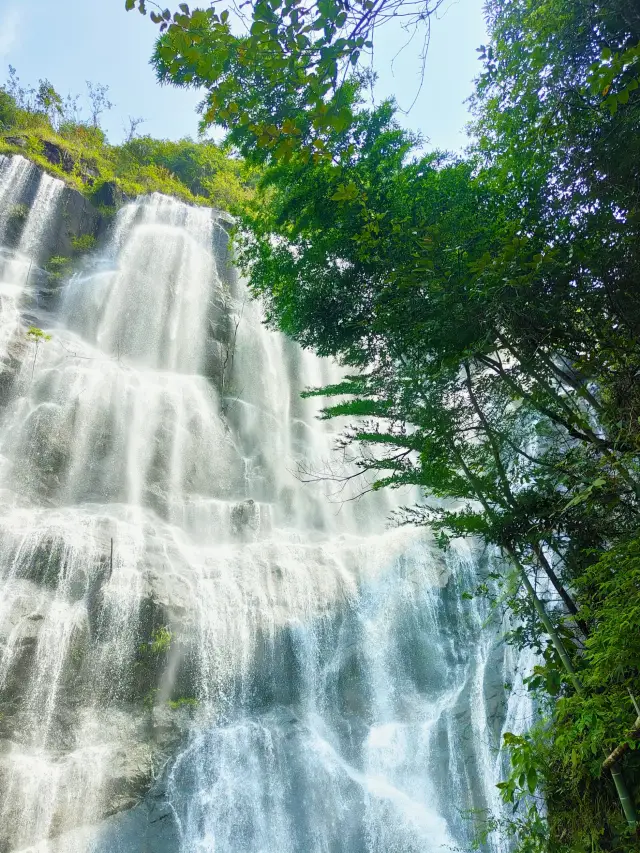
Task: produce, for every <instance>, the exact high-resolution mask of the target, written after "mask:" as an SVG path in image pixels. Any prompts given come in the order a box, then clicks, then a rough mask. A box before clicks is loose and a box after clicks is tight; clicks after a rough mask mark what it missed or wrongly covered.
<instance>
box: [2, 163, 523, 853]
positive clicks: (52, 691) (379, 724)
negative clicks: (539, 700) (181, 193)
mask: <svg viewBox="0 0 640 853" xmlns="http://www.w3.org/2000/svg"><path fill="white" fill-rule="evenodd" d="M52 156H53V154H52ZM227 225H228V219H227V217H226V216H225V214H222V213H219V212H215V211H210V210H206V209H202V208H190V207H187V206H186V205H184V204H181V203H179V202H176V201H175V200H172V199H169V198H165V197H162V196H151V197H148V198H146V199H141V200H138V201H134V202H129V203H127V204H124V205H123V206H122V208H121V210H120V212H119V213H118V215H117V217H116V218H115V219H114V220H112V221H107V220H106V219H105V218H104V216H102V215H101V213H100V212H99V211H98V210H96V209H94V208H92V207H91V206H90V205H88V204H87V202H86V201H85V199H84V198H83V197H82V196H81V195H80V194H78V193H75V192H74V191H72V190H69V189H68V188H65V187H64V185H63V184H62V182H60V181H57V180H55V179H53V178H50V177H49V176H46V175H43V174H42V173H41V172H40V171H39V170H37V169H36V168H34V167H33V166H32V165H31V164H29V163H28V162H27V161H26V160H23V159H22V158H20V157H14V158H5V159H3V160H1V161H0V243H2V244H3V246H4V249H3V254H2V256H1V259H0V307H1V309H2V313H1V314H0V407H1V408H0V416H1V419H0V475H1V476H0V557H1V559H0V853H17V851H22V853H26V851H40V853H53V851H56V853H63V851H64V853H70V852H71V853H90V851H95V852H96V853H98V851H101V853H102V851H104V853H107V851H109V853H118V851H119V853H140V852H141V851H153V853H195V851H213V850H215V851H216V852H217V853H218V851H220V852H221V853H258V851H260V853H275V851H278V853H289V851H290V853H302V851H304V853H311V851H331V853H334V851H335V853H338V851H340V853H364V851H370V853H390V851H398V853H411V851H416V853H417V851H421V853H423V851H425V850H434V851H435V850H444V849H445V848H448V847H449V846H450V845H456V844H458V845H461V844H464V843H466V842H467V841H468V839H469V837H470V836H471V835H472V834H473V826H472V824H471V823H470V822H469V820H467V819H466V818H465V817H464V812H465V810H469V809H471V808H486V807H489V808H494V809H495V808H497V806H498V804H497V799H496V796H495V789H494V787H493V786H494V784H495V781H496V775H497V772H498V765H499V758H497V756H496V754H495V753H494V752H493V751H492V750H493V747H494V746H495V745H497V743H498V742H499V738H500V732H501V729H502V727H503V726H504V725H509V726H510V727H513V726H515V725H517V718H518V716H519V715H521V714H522V713H523V711H526V709H523V708H522V707H520V706H519V705H518V701H517V698H516V697H517V693H514V694H513V695H512V697H508V696H506V695H505V694H504V690H503V687H502V685H503V683H504V682H505V680H507V679H508V678H511V677H512V675H513V664H512V662H510V661H509V660H508V658H506V657H505V656H504V654H503V651H502V650H501V648H500V647H499V646H498V645H497V644H496V643H495V642H494V641H492V639H491V637H489V636H488V634H487V632H481V631H480V626H481V623H482V621H483V619H484V618H485V614H483V613H482V612H480V611H479V610H478V609H477V605H475V604H474V603H473V602H465V601H463V599H462V596H461V593H462V591H463V590H464V589H465V588H467V587H468V586H469V585H471V584H473V583H474V582H475V578H476V577H477V575H478V573H482V572H483V571H485V570H486V566H485V565H484V564H483V561H484V560H486V559H487V558H486V555H485V556H484V557H483V556H482V555H479V554H476V553H474V552H473V551H472V550H469V549H468V548H466V547H465V546H463V545H460V546H459V547H457V548H454V549H453V550H452V551H451V552H450V553H449V554H448V555H446V556H445V555H443V554H442V553H440V552H438V551H437V550H436V549H435V548H434V546H433V544H432V542H431V540H430V538H429V536H428V535H426V534H424V533H423V532H419V531H413V530H390V529H388V528H387V525H386V518H387V516H388V512H389V509H390V504H389V503H387V502H386V499H385V498H383V497H380V496H368V498H366V499H363V500H362V501H353V502H347V503H342V504H341V503H336V495H335V484H332V483H331V482H328V481H326V479H325V480H322V479H321V480H320V481H319V482H318V483H315V484H310V485H304V484H301V483H300V482H299V480H298V478H297V477H296V476H295V471H296V464H297V463H298V462H300V461H303V460H304V462H305V464H306V465H307V466H309V465H310V466H311V467H314V468H316V469H317V470H323V466H326V464H327V459H329V458H330V454H331V445H332V440H333V439H332V434H331V432H329V431H327V429H326V428H325V426H324V424H323V423H322V422H319V421H318V420H316V418H315V414H316V411H315V409H314V407H313V404H312V403H311V402H310V401H303V400H301V399H300V397H299V390H300V389H301V388H302V387H305V386H308V385H315V384H319V383H322V382H327V381H329V380H331V379H332V378H333V377H335V375H336V372H335V368H334V367H333V366H331V365H329V364H326V363H324V362H320V361H318V360H315V359H314V358H312V357H311V356H309V355H308V354H305V353H302V352H301V351H299V350H298V349H297V348H296V347H294V346H293V345H291V344H290V343H288V342H286V341H285V340H283V339H281V338H280V337H279V336H277V335H275V334H271V333H269V332H267V331H266V330H265V329H264V327H263V326H262V324H261V322H260V316H259V312H258V310H257V307H256V306H255V305H252V304H251V303H250V302H249V301H248V300H247V296H246V292H245V290H244V285H243V283H242V282H241V281H239V280H238V278H237V275H236V274H235V272H234V270H233V268H232V266H231V263H230V255H229V249H228V235H227ZM87 237H90V238H92V239H90V240H87ZM94 242H95V246H93V248H92V250H91V251H90V252H89V253H84V254H82V253H80V252H79V251H78V247H79V246H81V247H83V248H86V247H87V246H89V245H92V244H93V243H94ZM61 257H62V258H64V257H68V258H70V262H69V263H68V264H67V263H64V264H61V263H58V264H57V265H56V264H53V263H52V259H55V258H61ZM29 326H33V327H35V330H32V331H31V333H30V334H29V333H28V328H29ZM38 330H42V333H39V332H38ZM45 335H49V336H50V338H49V339H47V338H46V337H45ZM334 470H335V469H334ZM347 496H348V495H347V494H346V493H344V492H343V493H342V494H341V498H344V497H347ZM403 497H404V501H405V502H406V501H407V500H411V499H412V496H411V495H405V496H403Z"/></svg>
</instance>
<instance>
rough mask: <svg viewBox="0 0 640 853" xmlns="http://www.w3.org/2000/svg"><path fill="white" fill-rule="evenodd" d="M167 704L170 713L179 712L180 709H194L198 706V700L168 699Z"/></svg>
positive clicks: (187, 698)
mask: <svg viewBox="0 0 640 853" xmlns="http://www.w3.org/2000/svg"><path fill="white" fill-rule="evenodd" d="M167 704H168V705H169V707H170V708H171V710H172V711H179V710H180V708H188V709H190V710H192V709H195V708H197V707H198V705H199V704H200V700H199V699H196V698H195V697H193V696H180V697H178V698H177V699H170V700H169V701H168V702H167Z"/></svg>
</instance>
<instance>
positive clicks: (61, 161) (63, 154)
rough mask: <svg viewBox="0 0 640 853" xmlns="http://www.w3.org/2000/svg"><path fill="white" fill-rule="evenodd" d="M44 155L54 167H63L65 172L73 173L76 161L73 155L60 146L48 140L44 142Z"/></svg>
mask: <svg viewBox="0 0 640 853" xmlns="http://www.w3.org/2000/svg"><path fill="white" fill-rule="evenodd" d="M43 154H44V156H45V157H46V158H47V160H48V161H49V162H50V163H52V164H53V165H54V166H61V167H62V169H63V171H65V172H72V171H73V167H74V165H75V161H74V159H73V157H72V156H71V154H70V153H69V152H68V151H67V150H66V149H64V148H62V147H61V146H60V145H56V144H55V143H54V142H49V140H48V139H45V140H43Z"/></svg>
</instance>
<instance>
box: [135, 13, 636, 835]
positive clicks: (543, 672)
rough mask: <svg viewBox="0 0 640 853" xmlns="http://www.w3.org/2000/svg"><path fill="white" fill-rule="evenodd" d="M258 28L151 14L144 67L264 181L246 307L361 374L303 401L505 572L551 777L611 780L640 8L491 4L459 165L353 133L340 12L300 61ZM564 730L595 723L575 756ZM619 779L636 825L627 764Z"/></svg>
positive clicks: (373, 466)
mask: <svg viewBox="0 0 640 853" xmlns="http://www.w3.org/2000/svg"><path fill="white" fill-rule="evenodd" d="M127 5H128V6H129V7H131V8H133V7H134V6H135V5H136V3H135V2H129V3H128V4H127ZM138 5H143V6H144V4H138ZM374 8H375V7H374ZM251 9H252V16H253V17H252V24H251V29H250V31H249V33H248V34H245V35H243V36H242V37H236V36H234V35H233V34H232V33H231V29H230V24H229V18H228V16H225V17H224V19H223V16H222V15H221V16H219V17H218V16H217V15H216V13H215V12H213V11H211V10H210V11H209V12H203V11H199V12H197V13H193V14H190V12H189V10H188V8H182V7H181V12H180V13H178V14H177V15H174V16H173V17H172V16H171V14H170V13H166V14H165V13H163V14H162V16H158V15H155V19H156V22H157V23H159V24H160V26H161V29H162V30H163V35H162V36H161V38H160V40H159V42H158V45H157V49H156V53H155V57H154V60H155V63H156V67H157V69H158V73H159V75H160V77H161V79H163V80H171V81H172V82H174V83H176V84H177V85H202V86H205V87H206V88H207V90H208V97H207V109H206V111H205V114H204V118H203V121H204V123H205V124H206V123H207V122H209V121H217V122H218V123H220V124H222V126H223V127H225V128H226V129H227V130H228V141H229V142H230V143H232V144H235V145H237V146H239V147H240V149H241V151H242V152H243V153H244V154H245V156H247V157H249V158H251V159H252V160H253V161H254V162H255V161H257V162H259V163H261V164H262V165H263V166H264V167H265V168H264V171H263V175H262V179H261V182H260V190H261V195H260V196H259V198H258V199H257V200H256V204H255V206H254V207H253V208H251V207H250V208H249V209H248V210H247V211H246V212H245V214H244V216H243V219H242V227H241V229H240V232H239V241H240V260H241V263H242V264H243V265H244V268H245V270H246V272H247V274H248V277H249V282H250V285H251V287H252V289H253V292H254V294H255V295H256V296H258V297H260V298H261V299H263V300H264V302H265V304H266V308H267V319H268V322H270V323H271V324H272V325H274V326H275V327H277V328H279V329H281V330H283V331H284V332H286V333H287V334H288V335H290V336H291V337H293V338H294V339H296V340H297V341H299V342H300V343H301V345H302V346H305V347H310V348H312V349H314V350H315V351H317V352H318V353H320V354H322V355H331V356H333V357H335V358H337V359H338V360H339V361H340V362H341V363H342V364H343V365H344V366H345V367H346V368H351V370H352V375H348V376H347V377H346V378H345V380H344V381H343V382H342V383H340V384H339V385H335V386H331V387H329V388H324V389H315V390H312V391H310V393H315V394H321V395H326V396H329V397H331V398H333V401H332V402H331V404H330V405H329V406H328V407H327V409H326V412H325V415H326V416H327V417H336V416H340V417H347V418H350V419H351V421H352V426H351V427H350V428H349V429H348V430H347V431H346V432H345V434H344V435H343V438H342V440H341V449H342V450H343V451H344V452H346V453H347V454H348V457H349V460H350V461H351V462H352V463H353V464H355V465H356V467H357V468H358V469H359V470H360V471H361V472H363V473H366V474H367V475H368V476H369V480H368V486H367V487H368V488H373V489H379V488H387V487H390V488H393V487H396V486H400V485H404V484H412V485H417V486H419V487H421V488H422V489H423V491H424V494H425V498H424V500H423V501H422V502H421V503H419V504H418V505H417V506H413V507H407V508H405V510H404V512H403V513H402V514H401V520H404V521H409V522H414V523H430V524H431V525H432V526H433V527H434V529H435V531H436V533H437V534H438V536H439V539H440V541H441V542H442V543H443V544H444V545H446V542H447V540H448V538H449V537H452V536H457V535H477V536H481V537H483V538H484V539H485V541H486V542H488V543H491V544H492V545H493V546H496V547H498V548H500V549H502V551H503V553H504V554H505V556H506V557H507V558H508V560H507V562H506V563H505V568H504V572H503V576H502V577H498V578H495V580H496V582H497V583H498V585H502V586H501V588H502V593H501V594H502V595H503V601H505V602H506V603H507V604H508V606H510V607H511V608H512V609H513V610H514V612H515V613H516V615H517V616H518V617H519V618H520V625H519V626H518V628H517V629H516V630H515V631H514V633H513V636H512V640H513V641H514V642H519V643H522V644H525V645H530V646H533V647H534V648H536V649H538V650H539V651H540V652H541V653H544V655H545V665H544V666H543V667H540V672H538V673H537V674H536V676H535V678H536V679H539V680H538V681H536V682H535V684H536V685H537V687H536V688H535V689H542V686H545V685H546V686H545V687H544V689H546V690H547V692H548V696H554V697H555V696H556V695H558V694H559V699H558V700H557V703H556V704H555V707H556V708H557V711H556V712H555V716H554V717H553V718H552V723H553V725H552V735H551V741H552V742H553V743H557V744H563V743H564V744H571V745H572V748H573V747H574V746H575V747H576V749H577V753H576V754H579V755H580V760H579V761H580V767H581V771H580V772H578V773H576V772H575V771H574V775H573V777H571V770H570V768H568V767H567V764H566V763H564V762H558V763H557V764H555V765H554V764H553V762H551V763H550V765H549V766H550V767H551V768H553V767H556V768H557V767H560V766H561V767H562V768H563V769H562V772H563V773H564V774H565V776H566V775H568V776H569V778H570V779H571V778H580V779H584V774H583V775H580V774H581V772H582V768H587V773H588V775H589V778H590V779H592V781H593V780H596V779H597V777H598V775H599V774H600V773H601V772H602V769H603V759H605V757H606V756H605V754H602V753H601V752H600V751H598V755H597V759H594V760H593V761H592V762H591V763H589V761H587V759H586V755H585V750H583V749H582V747H579V748H578V746H576V744H578V742H579V737H578V735H577V734H576V732H577V730H578V727H581V729H580V730H581V731H587V730H589V731H591V732H594V733H595V732H598V733H599V737H600V743H601V744H604V743H607V744H608V745H609V746H611V744H612V743H613V742H615V740H616V738H618V739H620V740H621V739H622V738H623V736H625V737H626V735H624V732H623V729H621V728H620V726H621V722H620V719H619V718H618V717H616V715H615V714H613V713H611V706H612V704H613V703H614V702H616V701H618V699H619V692H618V691H616V690H614V689H613V688H612V686H611V684H610V683H608V682H607V681H606V680H605V679H604V678H603V676H602V672H601V671H600V675H599V676H596V675H595V671H596V670H597V666H596V665H595V659H594V658H593V657H592V656H591V655H589V654H586V653H585V648H586V647H587V645H586V644H588V643H589V637H590V636H591V635H592V633H594V632H597V631H598V630H599V629H600V627H601V621H600V620H605V622H606V623H607V624H608V625H610V623H611V620H612V619H613V616H612V610H611V608H610V607H609V606H608V605H605V604H604V603H603V602H602V601H601V600H598V601H597V604H594V606H593V608H591V609H590V608H589V607H588V606H585V604H586V602H587V601H589V600H590V601H591V602H595V601H596V599H594V598H590V597H589V596H588V595H586V594H585V592H584V589H585V587H584V585H583V583H584V581H583V579H584V578H585V577H588V576H589V572H590V570H591V568H592V567H593V566H594V565H601V564H602V560H603V559H604V555H606V553H607V552H608V551H610V550H611V549H613V548H615V547H616V546H617V544H618V543H620V542H624V541H625V540H627V539H629V538H630V537H631V536H635V531H636V529H637V522H638V513H639V511H640V470H639V467H638V455H639V451H640V430H639V427H638V424H639V423H640V421H639V415H640V402H639V401H640V397H638V393H639V392H638V390H637V381H636V378H637V375H638V372H639V371H640V349H639V344H640V340H639V335H638V331H639V328H640V324H639V318H640V314H638V304H639V303H638V300H637V280H638V272H639V271H640V264H639V260H640V258H639V255H638V246H640V241H639V240H638V237H640V235H639V234H638V226H639V222H640V218H639V217H638V215H637V211H638V209H640V205H639V201H640V200H639V199H638V192H640V190H639V189H638V188H639V187H640V181H639V180H638V177H639V176H638V162H639V161H638V157H637V141H638V139H639V138H640V133H639V132H638V131H639V130H640V126H639V124H638V120H639V116H640V108H639V104H640V100H639V99H640V94H638V92H639V91H640V89H639V88H638V86H637V77H638V73H637V71H638V69H637V63H638V61H640V60H639V59H638V57H639V56H640V51H637V45H638V42H639V38H640V32H639V30H638V15H637V10H636V9H635V6H633V5H632V4H630V3H627V2H625V0H615V2H614V3H612V4H610V5H609V6H608V7H606V8H604V7H593V6H592V5H589V4H584V3H581V2H577V0H551V2H549V3H546V4H543V6H540V4H539V3H537V2H534V0H514V2H509V3H506V2H502V0H495V2H494V3H492V4H490V6H489V24H490V44H488V45H487V46H486V47H484V48H483V49H482V58H483V60H484V71H483V74H482V76H481V79H480V81H479V84H478V88H477V93H476V96H475V101H474V108H475V111H476V112H475V116H476V118H475V128H474V137H473V150H472V152H471V155H470V156H469V157H468V158H467V159H464V158H454V157H450V156H447V155H445V154H441V153H437V152H436V153H433V154H431V155H428V156H426V157H424V156H423V157H416V156H415V154H414V145H415V142H416V140H415V139H414V138H412V137H411V136H410V135H409V134H406V133H404V132H403V131H402V130H401V129H400V128H399V127H398V125H397V123H396V122H395V119H394V107H393V104H392V103H385V104H383V105H381V106H379V107H378V108H376V109H370V110H367V109H364V107H363V104H362V99H361V90H362V85H363V82H365V81H364V80H363V78H362V76H358V74H357V73H354V74H352V75H351V76H348V75H345V74H344V67H345V66H344V64H341V63H343V61H345V60H346V62H347V63H350V59H351V57H352V56H354V55H355V53H356V51H357V50H358V49H359V48H358V46H357V44H356V45H355V46H354V45H353V44H349V43H348V42H345V43H344V44H342V42H340V38H339V37H337V34H338V30H337V29H332V28H331V24H329V26H328V27H325V24H326V21H327V16H328V19H329V21H330V20H331V16H332V15H333V14H337V15H340V14H341V7H340V6H339V5H338V6H333V5H332V6H330V7H326V6H325V5H324V4H322V3H319V4H318V6H317V8H315V7H311V8H310V9H308V10H305V13H304V16H303V18H304V21H303V23H302V24H301V26H302V29H304V27H305V26H307V24H308V23H309V21H310V20H314V19H315V18H317V19H318V21H322V25H321V26H319V28H318V32H319V33H321V36H320V38H319V39H318V41H317V42H313V41H310V36H309V35H308V33H310V32H312V30H306V31H305V32H303V33H301V35H303V36H305V38H306V40H305V38H302V39H299V38H298V35H299V33H298V29H297V28H298V23H299V18H300V11H299V10H297V7H294V6H291V5H289V6H287V5H277V4H264V3H262V2H256V3H255V4H252V6H251ZM294 11H296V12H297V14H298V18H297V19H296V23H294V24H293V25H292V29H291V30H290V32H289V35H290V36H291V38H290V40H289V41H287V40H286V39H284V40H283V38H284V37H283V35H282V33H284V32H285V31H286V27H287V26H290V24H289V21H290V18H291V16H292V15H293V13H294ZM342 11H343V10H342ZM371 11H372V12H373V11H374V9H372V10H371ZM223 14H224V13H223ZM283 21H284V25H285V29H284V30H283V29H282V26H283ZM336 26H337V19H336ZM369 34H370V33H369ZM334 39H335V41H334ZM308 41H310V43H308ZM316 50H317V51H319V52H318V53H317V54H316V52H315V51H316ZM341 51H343V52H342V53H341ZM325 60H326V61H325ZM357 63H358V57H356V62H355V63H354V68H355V67H356V66H357ZM601 86H602V88H601ZM336 399H337V401H336ZM330 476H338V477H341V476H344V477H347V476H349V477H350V476H352V475H351V474H350V473H344V474H342V475H341V474H340V473H337V474H331V473H330ZM433 498H444V499H448V500H449V501H451V500H454V501H455V502H456V503H455V504H454V507H455V508H451V505H450V504H449V505H445V507H446V508H444V509H443V507H442V506H441V505H435V502H434V501H433ZM509 564H511V566H513V569H512V568H509ZM629 571H630V569H629ZM545 576H546V581H545V585H544V586H543V587H542V591H541V590H540V587H539V585H538V578H539V577H545ZM516 577H517V580H514V578H516ZM632 587H633V583H631V584H630V585H625V586H624V588H625V589H626V590H627V591H630V590H631V588H632ZM522 591H524V593H525V596H524V597H523V595H522ZM630 594H631V593H630ZM633 612H635V610H634V611H633ZM625 624H626V625H627V629H628V630H634V628H633V626H634V625H636V624H637V622H631V623H625ZM629 626H631V627H629ZM639 627H640V626H639ZM590 667H591V668H592V669H590ZM632 669H633V667H632ZM633 672H634V674H635V676H637V675H638V667H637V665H636V666H635V669H633ZM626 677H627V678H628V677H629V676H628V675H627V676H626ZM533 684H534V681H532V685H533ZM552 684H553V685H555V686H554V687H553V688H551V687H550V686H549V685H552ZM553 691H555V692H553ZM576 697H577V698H576ZM554 701H555V699H554ZM572 702H573V704H572ZM569 707H572V708H573V709H574V710H575V709H576V708H578V707H579V708H582V709H583V710H582V711H580V712H578V713H576V714H575V720H576V722H575V728H576V732H573V733H571V734H570V733H568V730H567V728H566V725H565V719H566V718H565V717H563V713H564V712H563V709H565V708H569ZM628 712H629V711H628V708H627V710H626V713H624V714H623V716H625V717H626V716H628ZM570 725H572V726H573V725H574V723H573V722H572V723H571V724H570ZM591 743H592V744H593V743H595V735H594V736H593V737H592V739H591ZM612 754H614V753H612ZM616 754H617V755H619V756H620V757H622V753H616ZM592 765H593V766H592ZM607 766H608V765H607ZM605 769H606V768H605ZM610 769H612V771H613V779H614V782H615V785H616V787H617V791H618V796H619V800H620V803H621V804H622V806H623V809H624V812H625V815H626V817H627V821H628V823H629V824H630V825H633V824H634V823H635V811H634V804H633V797H632V796H631V795H629V792H628V791H626V790H625V788H624V780H623V779H622V777H621V775H620V773H619V769H620V761H619V759H616V761H615V762H614V763H613V764H612V765H611V768H610ZM554 772H555V771H554ZM557 772H558V773H560V771H559V770H557ZM549 773H550V774H552V770H550V771H549ZM638 778H640V776H639V775H638V773H637V769H636V770H634V775H633V784H634V785H635V784H637V781H638ZM553 779H554V777H552V775H550V776H549V780H550V785H551V782H553V785H557V786H559V787H560V788H561V789H562V790H567V791H568V790H569V789H570V787H571V786H570V784H569V782H567V781H566V779H562V780H558V779H557V778H555V781H553ZM598 785H600V787H599V788H598ZM602 785H603V783H602V782H600V781H598V782H596V781H593V785H592V787H589V790H590V791H591V790H593V792H594V793H593V799H594V803H595V801H596V800H597V801H598V803H601V802H606V803H607V806H606V807H605V808H604V810H603V809H602V807H601V806H600V805H598V806H597V807H596V806H595V805H594V807H593V809H594V813H596V812H597V814H599V815H603V814H605V815H606V818H605V822H606V823H607V828H606V829H602V833H604V836H606V838H607V839H609V840H610V839H611V838H612V837H614V836H615V834H616V833H618V832H619V831H621V830H620V829H619V826H618V824H617V823H616V821H617V820H618V819H619V817H618V815H619V812H614V811H613V810H612V809H611V805H612V802H613V797H612V794H611V790H610V789H607V788H603V787H602ZM563 786H564V787H563ZM569 799H570V797H569V796H568V795H567V800H569ZM550 802H552V803H555V805H556V808H559V807H558V802H559V798H556V799H554V798H553V797H551V796H550ZM582 807H583V806H582ZM575 811H578V812H579V809H576V810H575ZM567 813H568V812H567ZM574 813H575V812H572V815H573V814H574ZM558 825H559V824H558ZM606 843H609V841H607V842H606Z"/></svg>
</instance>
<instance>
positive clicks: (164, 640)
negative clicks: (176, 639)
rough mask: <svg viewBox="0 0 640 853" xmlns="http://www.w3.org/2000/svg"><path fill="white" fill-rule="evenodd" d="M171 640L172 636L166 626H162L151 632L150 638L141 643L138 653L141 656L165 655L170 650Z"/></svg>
mask: <svg viewBox="0 0 640 853" xmlns="http://www.w3.org/2000/svg"><path fill="white" fill-rule="evenodd" d="M172 639H173V634H172V633H171V631H170V630H169V629H168V628H167V627H166V625H163V626H161V627H159V628H156V629H155V630H154V631H153V633H152V634H151V638H150V639H149V640H148V641H147V642H145V643H142V645H141V646H140V649H139V651H140V653H141V654H143V655H153V656H161V655H165V654H166V653H167V652H168V651H169V649H170V648H171V640H172Z"/></svg>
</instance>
